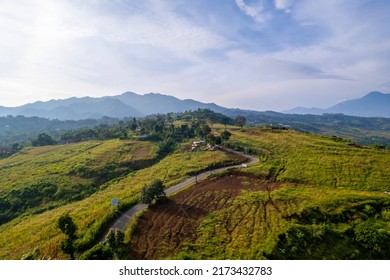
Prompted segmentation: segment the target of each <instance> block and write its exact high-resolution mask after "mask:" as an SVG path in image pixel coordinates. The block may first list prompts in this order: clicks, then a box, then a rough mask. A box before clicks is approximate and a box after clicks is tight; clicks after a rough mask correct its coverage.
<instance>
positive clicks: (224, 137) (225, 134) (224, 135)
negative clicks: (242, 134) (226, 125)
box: [221, 130, 232, 140]
mask: <svg viewBox="0 0 390 280" xmlns="http://www.w3.org/2000/svg"><path fill="white" fill-rule="evenodd" d="M230 136H232V134H231V133H230V132H229V131H227V130H224V131H222V132H221V139H222V140H229V138H230Z"/></svg>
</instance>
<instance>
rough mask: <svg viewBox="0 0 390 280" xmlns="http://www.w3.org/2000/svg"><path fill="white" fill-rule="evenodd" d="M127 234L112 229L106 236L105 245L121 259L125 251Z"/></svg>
mask: <svg viewBox="0 0 390 280" xmlns="http://www.w3.org/2000/svg"><path fill="white" fill-rule="evenodd" d="M124 240H125V234H124V233H123V231H121V230H118V229H116V230H113V229H110V231H109V232H108V234H107V236H106V240H105V243H107V245H108V246H109V247H110V248H111V250H112V252H113V253H114V254H115V255H116V256H117V258H118V259H119V258H120V256H121V253H122V252H123V249H124V246H125V244H124Z"/></svg>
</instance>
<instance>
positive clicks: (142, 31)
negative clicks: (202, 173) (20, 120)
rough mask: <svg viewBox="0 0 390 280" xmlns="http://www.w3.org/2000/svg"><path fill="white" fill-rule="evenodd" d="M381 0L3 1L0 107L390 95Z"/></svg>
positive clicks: (246, 105)
mask: <svg viewBox="0 0 390 280" xmlns="http://www.w3.org/2000/svg"><path fill="white" fill-rule="evenodd" d="M389 14H390V1H388V0H316V1H313V0H164V1H163V0H131V1H130V0H127V1H125V0H83V1H78V0H18V1H14V0H0V105H3V106H18V105H22V104H25V103H29V102H34V101H37V100H43V101H46V100H50V99H64V98H69V97H72V96H77V97H82V96H92V97H101V96H110V95H118V94H121V93H123V92H126V91H132V92H135V93H139V94H145V93H150V92H154V93H162V94H167V95H173V96H175V97H177V98H180V99H187V98H190V99H195V100H198V101H202V102H207V103H211V102H213V103H216V104H218V105H222V106H225V107H229V108H242V109H253V110H258V111H264V110H275V111H282V110H287V109H291V108H294V107H297V106H304V107H319V108H327V107H330V106H332V105H334V104H336V103H338V102H340V101H343V100H347V99H352V98H359V97H362V96H364V95H365V94H367V93H368V92H370V91H374V90H378V91H382V92H385V93H389V92H390V75H389V74H390V28H389V26H390V17H389V16H388V15H389Z"/></svg>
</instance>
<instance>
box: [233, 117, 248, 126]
mask: <svg viewBox="0 0 390 280" xmlns="http://www.w3.org/2000/svg"><path fill="white" fill-rule="evenodd" d="M235 124H236V125H238V126H240V127H241V128H242V127H243V126H244V125H245V124H246V118H245V117H244V116H237V117H236V119H235Z"/></svg>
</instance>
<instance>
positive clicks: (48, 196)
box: [0, 140, 157, 224]
mask: <svg viewBox="0 0 390 280" xmlns="http://www.w3.org/2000/svg"><path fill="white" fill-rule="evenodd" d="M156 149H157V148H156V146H155V145H154V144H151V143H149V142H135V141H120V140H110V141H89V142H83V143H77V144H68V145H57V146H45V147H39V148H27V149H25V150H23V151H21V152H19V153H17V154H15V155H13V156H12V157H10V158H6V159H3V160H0V186H1V187H0V198H1V201H2V202H1V203H0V208H1V213H0V224H3V223H5V222H8V221H10V220H12V219H13V218H15V217H17V216H19V215H21V214H27V213H38V212H43V211H46V210H48V209H52V208H55V207H58V206H60V205H63V204H66V203H69V202H71V201H77V200H81V199H83V198H85V197H88V196H90V195H91V194H93V193H94V192H96V191H98V190H99V189H100V188H101V187H102V186H103V184H104V183H106V182H108V181H110V180H111V179H113V178H116V177H118V176H122V175H125V174H127V173H129V172H131V171H133V170H136V169H139V168H143V167H146V166H148V165H150V164H152V163H153V160H154V158H155V157H156Z"/></svg>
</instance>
